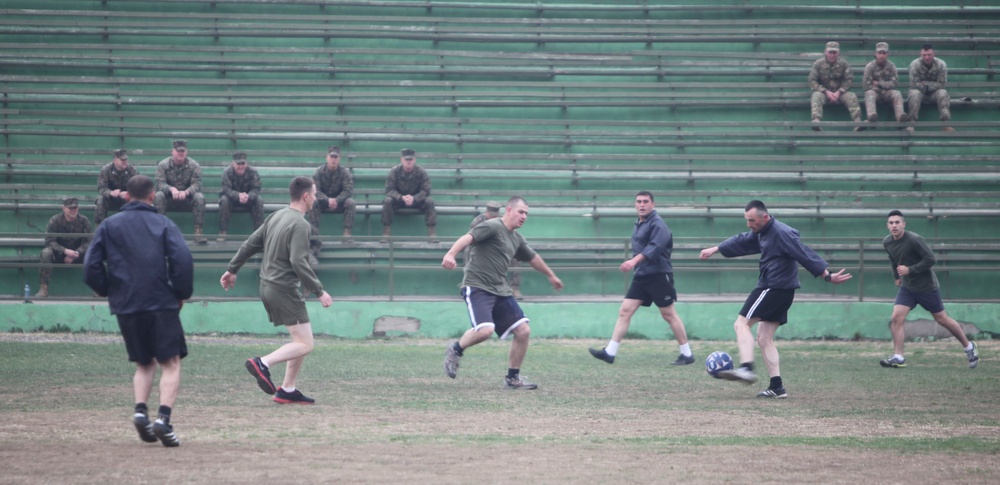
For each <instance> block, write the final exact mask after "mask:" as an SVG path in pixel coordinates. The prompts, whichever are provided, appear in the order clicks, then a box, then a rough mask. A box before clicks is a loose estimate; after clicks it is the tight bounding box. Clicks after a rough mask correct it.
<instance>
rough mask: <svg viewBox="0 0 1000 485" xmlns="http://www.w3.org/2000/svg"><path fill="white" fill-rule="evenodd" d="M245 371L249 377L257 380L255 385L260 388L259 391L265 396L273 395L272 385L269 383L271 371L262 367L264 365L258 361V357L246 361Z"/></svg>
mask: <svg viewBox="0 0 1000 485" xmlns="http://www.w3.org/2000/svg"><path fill="white" fill-rule="evenodd" d="M246 365H247V371H249V372H250V375H252V376H253V377H254V379H257V385H258V386H260V390H262V391H264V392H265V393H267V394H274V391H275V389H274V383H273V382H271V371H269V370H267V367H264V363H263V362H261V361H260V357H254V358H252V359H247V364H246Z"/></svg>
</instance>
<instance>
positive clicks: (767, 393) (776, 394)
mask: <svg viewBox="0 0 1000 485" xmlns="http://www.w3.org/2000/svg"><path fill="white" fill-rule="evenodd" d="M757 397H765V398H768V399H785V398H787V397H788V391H785V388H784V387H779V388H777V389H770V388H768V389H764V390H763V391H760V392H759V393H757Z"/></svg>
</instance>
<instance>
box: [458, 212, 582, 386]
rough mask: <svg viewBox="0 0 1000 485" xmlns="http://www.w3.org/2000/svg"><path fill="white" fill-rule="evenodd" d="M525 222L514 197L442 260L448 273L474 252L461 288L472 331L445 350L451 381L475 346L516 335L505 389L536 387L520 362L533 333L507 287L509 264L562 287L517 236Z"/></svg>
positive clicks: (511, 345) (467, 263)
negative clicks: (462, 255) (528, 269)
mask: <svg viewBox="0 0 1000 485" xmlns="http://www.w3.org/2000/svg"><path fill="white" fill-rule="evenodd" d="M527 218H528V203H527V202H525V201H524V199H522V198H520V197H511V198H510V200H508V201H507V207H506V211H505V212H504V215H503V216H502V217H499V218H496V219H490V220H488V221H485V222H483V223H480V224H478V225H476V226H475V227H473V228H472V229H471V230H470V231H469V233H468V234H466V235H464V236H462V237H460V238H458V240H457V241H455V244H453V245H452V246H451V249H449V250H448V253H447V254H445V255H444V258H443V259H442V260H441V266H442V267H444V268H445V269H455V266H456V263H455V256H457V255H458V254H459V253H461V252H462V250H463V249H465V248H466V246H469V245H471V247H472V249H471V251H470V252H469V260H468V261H467V262H466V263H465V277H464V278H463V279H462V285H461V288H462V297H463V298H464V299H465V306H466V308H467V309H468V311H469V321H470V324H471V326H472V328H470V329H469V330H466V332H465V334H463V335H462V338H461V339H459V340H457V341H454V342H450V343H449V344H448V347H447V348H446V349H445V357H444V372H445V374H447V375H448V377H451V378H452V379H454V378H455V376H456V375H457V373H458V364H459V360H460V359H461V358H462V353H463V352H464V351H465V350H466V349H468V348H469V347H472V346H473V345H476V344H478V343H482V342H485V341H486V340H487V339H489V338H490V335H492V334H493V333H494V332H495V333H496V334H497V335H498V336H499V337H500V339H501V340H504V339H506V338H508V337H510V336H511V335H513V336H514V341H513V342H512V343H511V344H510V353H509V356H508V359H509V363H510V367H509V368H508V369H507V377H506V378H505V379H504V386H505V387H506V388H507V389H515V390H528V389H535V388H537V387H538V386H537V385H536V384H534V383H531V382H528V381H527V380H525V379H524V378H523V377H522V376H521V363H522V362H523V361H524V355H525V353H527V352H528V339H529V337H530V336H531V329H530V328H529V327H528V317H526V316H525V315H524V312H523V311H521V307H520V305H518V304H517V300H516V299H515V298H514V293H513V291H512V290H511V288H510V284H508V282H507V268H508V266H509V264H510V261H511V259H517V260H518V261H525V262H527V263H528V264H530V265H531V267H532V268H535V270H536V271H538V272H540V273H542V274H544V275H545V276H547V277H548V278H549V283H550V284H551V285H552V287H553V288H555V289H556V290H561V289H562V287H563V283H562V281H561V280H560V279H559V278H558V277H557V276H556V274H555V273H553V272H552V269H550V268H549V266H548V265H547V264H545V261H544V260H542V257H541V256H539V255H538V254H536V253H535V251H534V250H532V249H531V247H530V246H528V242H527V241H526V240H525V239H524V236H522V235H521V233H519V232H517V229H518V228H519V227H521V226H522V225H524V221H525V220H527Z"/></svg>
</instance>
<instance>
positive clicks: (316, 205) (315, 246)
mask: <svg viewBox="0 0 1000 485" xmlns="http://www.w3.org/2000/svg"><path fill="white" fill-rule="evenodd" d="M313 180H314V181H315V182H316V202H313V207H312V210H311V211H309V222H310V223H312V227H313V228H312V234H313V235H319V222H320V218H321V217H322V215H323V213H324V212H332V213H334V214H340V213H343V214H344V238H345V239H344V242H345V243H346V242H349V241H350V239H346V238H350V237H351V228H352V227H354V213H355V211H356V210H357V209H356V205H355V203H354V199H352V198H351V196H352V195H354V175H352V174H351V171H350V170H348V169H347V168H346V167H344V166H343V165H341V163H340V147H338V146H332V145H331V146H328V147H326V163H324V164H323V165H320V166H319V167H318V168H316V172H315V173H313ZM320 246H321V244H320V242H319V240H317V239H312V240H310V241H309V248H310V251H312V254H313V256H314V257H319V249H320ZM310 261H312V260H310Z"/></svg>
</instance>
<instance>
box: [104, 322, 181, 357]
mask: <svg viewBox="0 0 1000 485" xmlns="http://www.w3.org/2000/svg"><path fill="white" fill-rule="evenodd" d="M116 316H117V317H118V328H119V329H120V330H121V332H122V339H123V340H125V350H126V351H127V352H128V360H129V362H135V363H137V364H139V365H149V364H150V363H151V362H152V361H153V359H154V358H155V359H156V360H157V361H158V362H165V361H168V360H170V359H172V358H174V357H176V356H178V355H179V356H180V357H181V358H182V359H183V358H184V357H186V356H187V354H188V351H187V342H185V340H184V328H183V327H182V326H181V318H180V310H157V311H152V312H139V313H129V314H127V315H116Z"/></svg>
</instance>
